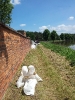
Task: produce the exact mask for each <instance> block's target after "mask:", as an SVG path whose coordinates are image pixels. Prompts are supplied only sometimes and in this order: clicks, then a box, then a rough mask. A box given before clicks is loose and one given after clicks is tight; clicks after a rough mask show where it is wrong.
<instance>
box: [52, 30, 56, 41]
mask: <svg viewBox="0 0 75 100" xmlns="http://www.w3.org/2000/svg"><path fill="white" fill-rule="evenodd" d="M56 36H57V33H56V31H55V30H53V31H52V32H51V39H52V40H53V42H54V40H55V39H56Z"/></svg>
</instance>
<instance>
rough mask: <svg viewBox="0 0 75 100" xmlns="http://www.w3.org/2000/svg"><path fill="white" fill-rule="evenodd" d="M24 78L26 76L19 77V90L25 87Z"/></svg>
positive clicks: (17, 83)
mask: <svg viewBox="0 0 75 100" xmlns="http://www.w3.org/2000/svg"><path fill="white" fill-rule="evenodd" d="M23 77H24V76H23V75H21V76H20V77H19V79H18V81H17V82H16V85H17V87H18V88H20V87H22V86H24V82H23V81H22V80H23Z"/></svg>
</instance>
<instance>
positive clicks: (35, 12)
mask: <svg viewBox="0 0 75 100" xmlns="http://www.w3.org/2000/svg"><path fill="white" fill-rule="evenodd" d="M11 3H12V4H13V5H14V9H13V12H12V23H11V27H12V28H14V29H15V30H20V29H22V30H25V31H41V32H43V31H44V29H49V30H50V31H52V30H56V31H57V33H58V34H60V33H62V32H64V33H75V0H11Z"/></svg>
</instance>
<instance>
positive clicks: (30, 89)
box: [23, 79, 37, 95]
mask: <svg viewBox="0 0 75 100" xmlns="http://www.w3.org/2000/svg"><path fill="white" fill-rule="evenodd" d="M36 84H37V80H36V79H28V80H27V81H26V83H25V85H24V88H23V90H24V93H25V94H26V95H34V93H35V86H36Z"/></svg>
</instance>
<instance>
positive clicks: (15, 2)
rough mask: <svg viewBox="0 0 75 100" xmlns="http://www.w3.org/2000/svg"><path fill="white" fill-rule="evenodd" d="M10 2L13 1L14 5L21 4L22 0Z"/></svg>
mask: <svg viewBox="0 0 75 100" xmlns="http://www.w3.org/2000/svg"><path fill="white" fill-rule="evenodd" d="M10 3H12V4H13V5H18V4H20V3H21V2H20V0H11V1H10Z"/></svg>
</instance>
